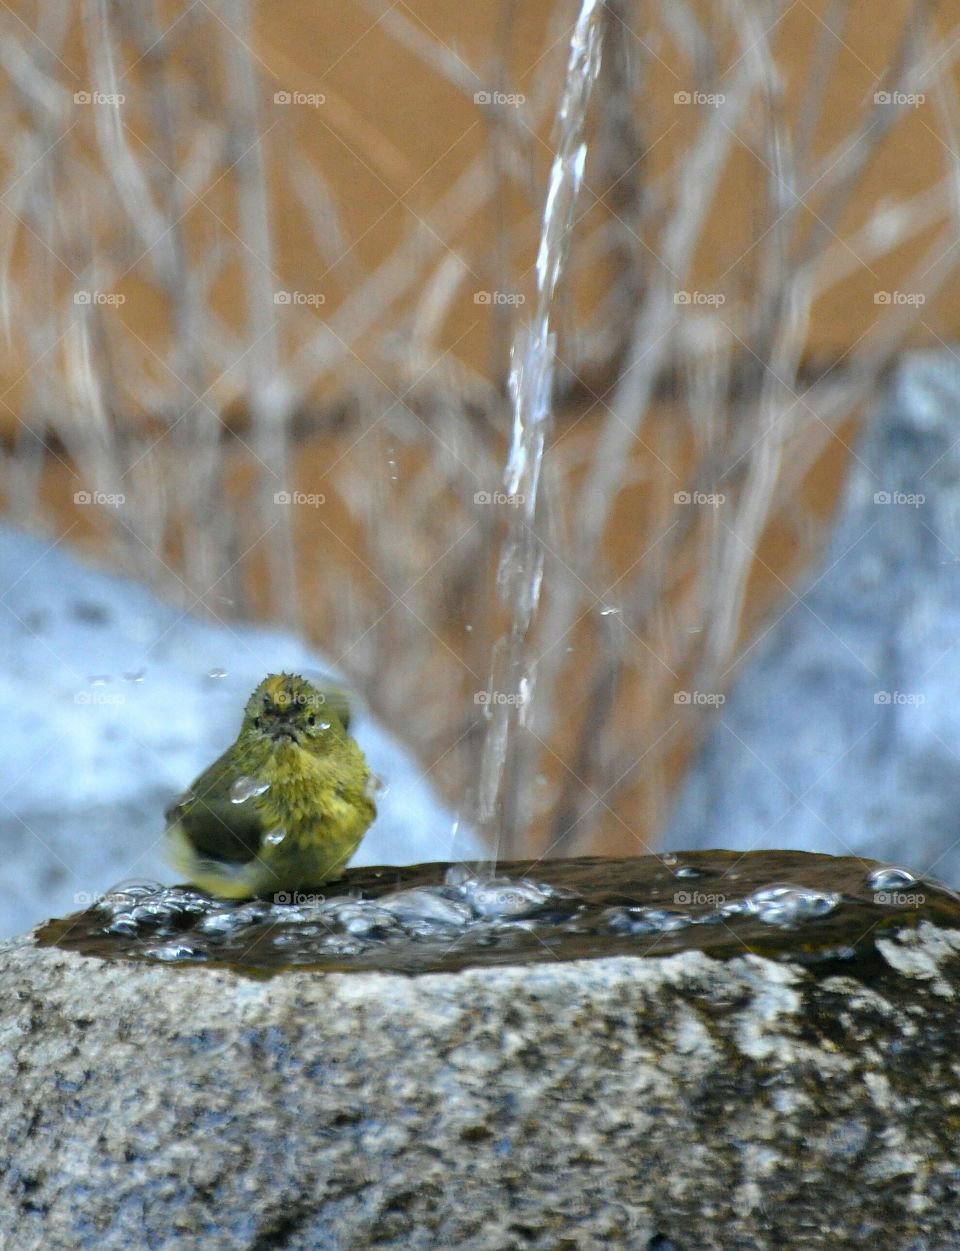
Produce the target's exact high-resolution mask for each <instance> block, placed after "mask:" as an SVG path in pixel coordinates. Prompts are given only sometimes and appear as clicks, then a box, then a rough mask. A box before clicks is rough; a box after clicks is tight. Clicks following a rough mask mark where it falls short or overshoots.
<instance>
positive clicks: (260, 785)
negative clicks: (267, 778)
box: [230, 776, 270, 804]
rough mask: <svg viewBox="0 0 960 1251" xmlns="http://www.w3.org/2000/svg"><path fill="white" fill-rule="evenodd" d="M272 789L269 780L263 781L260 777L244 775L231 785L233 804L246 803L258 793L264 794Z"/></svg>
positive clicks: (231, 800)
mask: <svg viewBox="0 0 960 1251" xmlns="http://www.w3.org/2000/svg"><path fill="white" fill-rule="evenodd" d="M269 789H270V783H269V782H263V781H261V779H260V778H251V777H246V776H244V777H242V778H237V780H236V781H235V782H234V784H233V785H232V786H231V787H230V802H231V803H232V804H245V803H246V802H247V800H248V799H254V798H255V797H256V796H257V795H263V794H265V793H266V792H267V791H268V790H269Z"/></svg>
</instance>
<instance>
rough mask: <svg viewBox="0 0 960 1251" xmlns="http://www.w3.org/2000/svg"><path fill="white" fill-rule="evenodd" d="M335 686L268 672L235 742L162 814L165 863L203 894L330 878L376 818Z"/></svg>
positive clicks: (239, 893)
mask: <svg viewBox="0 0 960 1251" xmlns="http://www.w3.org/2000/svg"><path fill="white" fill-rule="evenodd" d="M349 728H350V705H349V702H348V700H347V697H346V695H345V694H344V692H343V691H341V690H338V689H336V688H325V689H324V690H320V689H318V688H317V687H315V686H313V685H311V683H309V682H308V681H306V679H304V678H301V677H295V676H294V675H292V674H286V673H281V674H270V675H269V676H268V677H266V678H264V680H263V681H262V682H261V683H260V685H259V686H258V687H257V689H256V690H255V691H254V692H253V694H252V695H251V696H250V699H249V700H248V701H247V706H246V710H245V713H244V718H243V724H242V725H241V727H240V733H239V734H238V735H237V741H236V742H235V743H234V744H233V746H232V747H228V748H227V750H226V751H225V752H224V753H223V755H222V756H221V757H220V758H219V759H218V760H215V761H214V763H213V764H212V765H210V767H209V768H208V769H206V770H205V771H204V772H203V773H201V774H200V776H199V777H198V778H197V780H196V781H195V782H194V783H193V785H192V786H191V787H190V788H189V790H188V791H187V792H186V793H185V794H183V795H181V796H180V797H179V799H177V800H176V801H175V802H174V803H173V804H172V805H171V806H170V807H169V808H168V809H167V811H166V814H165V815H166V819H167V831H166V832H167V846H168V851H169V855H170V860H171V862H172V863H173V865H174V866H175V868H176V869H177V870H178V871H179V872H180V873H183V874H184V876H185V877H187V878H188V879H189V880H190V881H191V882H193V883H194V884H195V885H197V886H199V887H200V888H201V889H203V890H205V891H208V892H209V893H210V894H213V895H220V896H223V897H225V898H227V899H248V898H250V897H251V896H252V895H267V894H274V893H280V892H291V891H298V890H304V889H306V888H307V887H311V886H318V885H320V884H321V883H322V882H326V881H329V880H330V879H331V878H336V877H339V876H340V875H341V874H342V872H343V870H344V869H345V868H346V866H347V862H348V860H349V859H350V857H351V856H352V855H353V853H354V851H355V850H356V848H357V846H358V844H359V843H360V840H361V839H362V838H363V836H364V834H365V833H366V831H367V829H368V827H369V826H370V823H371V822H372V821H373V819H374V817H375V816H376V815H377V809H376V806H375V805H374V802H373V798H372V791H373V787H374V784H375V779H374V777H373V775H372V774H371V772H370V769H369V766H368V765H367V762H366V759H365V758H364V755H363V752H362V751H361V750H360V748H359V746H358V745H357V743H356V741H355V739H353V738H351V736H350V734H349Z"/></svg>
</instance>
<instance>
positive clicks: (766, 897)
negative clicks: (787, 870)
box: [744, 883, 840, 929]
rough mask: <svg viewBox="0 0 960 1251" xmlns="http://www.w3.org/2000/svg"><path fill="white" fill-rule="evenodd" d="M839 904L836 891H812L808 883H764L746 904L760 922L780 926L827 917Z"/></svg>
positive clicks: (789, 927) (787, 926)
mask: <svg viewBox="0 0 960 1251" xmlns="http://www.w3.org/2000/svg"><path fill="white" fill-rule="evenodd" d="M839 903H840V896H839V895H838V894H836V893H835V892H833V891H819V890H813V889H812V888H810V887H807V886H791V885H790V884H788V883H787V884H784V885H777V886H765V887H763V888H761V889H760V890H755V891H754V892H753V894H752V895H750V896H749V897H748V898H747V899H746V900H744V904H745V905H746V909H747V911H748V912H752V913H753V915H754V916H755V917H756V918H757V920H758V921H763V923H764V924H765V925H777V926H779V927H780V928H781V929H791V928H793V927H794V926H796V925H800V924H801V923H802V922H803V921H813V920H816V918H817V917H822V916H826V915H827V913H828V912H832V911H833V910H834V908H836V907H837V905H838V904H839Z"/></svg>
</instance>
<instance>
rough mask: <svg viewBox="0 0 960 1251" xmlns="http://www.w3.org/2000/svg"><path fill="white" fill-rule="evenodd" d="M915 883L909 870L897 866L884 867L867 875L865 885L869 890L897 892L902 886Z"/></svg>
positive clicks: (914, 878)
mask: <svg viewBox="0 0 960 1251" xmlns="http://www.w3.org/2000/svg"><path fill="white" fill-rule="evenodd" d="M916 881H917V879H916V877H915V876H914V875H913V874H912V873H911V872H910V870H909V869H903V868H900V866H899V865H892V864H891V865H885V866H884V867H883V868H882V869H874V870H873V871H872V872H871V873H868V874H867V885H868V886H869V887H870V889H871V890H899V889H900V888H901V887H903V886H913V885H914V884H915V883H916Z"/></svg>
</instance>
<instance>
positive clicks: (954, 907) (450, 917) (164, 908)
mask: <svg viewBox="0 0 960 1251" xmlns="http://www.w3.org/2000/svg"><path fill="white" fill-rule="evenodd" d="M603 9H604V4H603V0H583V3H582V7H581V10H580V14H579V17H578V20H577V23H576V26H575V28H574V31H573V36H572V39H571V45H570V56H569V61H568V66H567V78H566V83H565V86H564V91H563V98H562V101H561V105H560V109H559V114H558V139H557V151H556V156H555V158H554V161H553V165H552V168H551V173H550V185H549V190H548V193H547V198H546V203H545V206H544V212H543V224H542V232H541V239H540V248H539V253H538V257H537V298H536V305H535V308H534V311H533V316H532V318H531V320H530V322H529V323H528V324H527V325H526V326H525V327H524V328H523V330H522V331H521V333H520V334H519V335H518V336H517V340H516V342H515V344H514V348H513V354H512V368H511V394H512V399H513V436H512V442H511V446H510V453H509V457H508V461H507V465H506V471H505V485H506V489H507V492H508V493H509V495H511V496H512V497H514V499H515V501H516V504H517V507H516V508H515V509H514V510H512V515H511V524H510V530H509V533H508V535H507V539H506V542H505V544H504V548H503V553H502V558H501V562H500V568H499V578H498V583H499V590H500V595H501V599H502V602H503V605H504V608H505V609H506V611H507V613H508V614H509V620H510V625H509V628H508V630H507V632H506V633H505V634H504V636H503V637H502V638H501V639H500V641H499V643H498V644H497V646H496V648H495V650H494V656H493V659H492V664H491V682H492V690H494V691H496V692H498V693H504V694H508V695H509V696H510V697H509V698H504V699H500V698H497V699H493V700H490V701H488V703H487V708H488V713H489V716H490V721H489V725H488V727H487V729H488V733H487V737H486V741H485V744H484V753H483V760H482V767H481V777H480V783H479V788H478V789H479V793H478V803H477V814H478V819H479V824H480V825H481V827H482V828H483V830H484V832H485V833H486V834H487V835H488V836H490V837H491V839H492V843H493V846H494V849H495V850H494V856H495V866H494V868H493V869H492V870H491V869H490V867H489V866H485V867H483V868H482V869H481V870H480V871H476V872H473V871H471V870H470V869H468V868H466V867H465V866H463V865H456V864H453V865H445V864H427V865H413V866H407V867H389V868H387V867H381V868H357V869H349V870H348V871H347V872H346V873H345V875H344V877H343V878H342V879H341V880H339V881H337V882H331V883H328V884H327V885H326V886H324V887H323V888H321V889H319V890H318V891H316V892H314V893H312V894H301V893H292V894H287V893H281V894H278V895H274V896H273V897H272V898H271V899H251V900H246V901H239V902H237V901H231V900H223V899H217V898H213V897H211V896H210V895H208V894H206V893H204V892H203V891H200V890H197V889H195V888H193V887H188V886H163V885H161V884H159V883H155V882H134V883H126V884H120V885H119V886H117V887H115V888H114V889H113V890H111V891H110V892H108V893H107V894H106V895H104V896H103V897H102V898H101V899H99V900H98V901H97V902H96V903H95V904H94V905H93V906H92V907H90V908H88V909H86V910H85V911H84V912H80V913H77V914H75V915H73V916H71V917H67V918H65V919H61V920H54V921H50V922H48V923H47V924H46V925H45V926H43V927H41V929H40V930H38V931H37V932H36V934H35V936H34V938H35V940H36V941H37V942H39V943H41V944H42V945H47V946H51V945H52V946H57V947H60V948H63V949H67V950H71V951H75V952H78V953H80V954H82V955H89V956H98V957H101V958H105V959H119V960H130V959H132V960H139V961H147V962H151V963H158V964H164V965H183V964H197V963H202V964H214V965H219V966H227V967H230V968H234V969H237V970H238V971H241V972H247V973H250V974H252V975H256V976H263V975H267V974H271V973H281V972H284V971H286V970H290V969H312V970H317V969H319V970H326V971H335V970H363V969H377V970H385V969H392V970H397V971H401V972H404V973H410V974H415V973H425V972H436V971H449V970H453V969H459V968H462V967H465V966H469V965H484V964H499V963H525V962H530V961H538V962H542V961H544V960H551V959H560V960H570V959H578V958H584V957H597V956H623V955H631V956H660V955H670V954H673V953H677V952H681V951H685V950H701V951H704V952H707V953H709V954H711V955H714V956H717V957H720V958H726V957H731V956H741V955H743V954H744V953H745V952H749V953H757V954H763V955H767V956H770V957H772V958H774V959H789V960H792V961H800V962H802V963H806V964H809V965H810V966H811V967H814V968H816V967H819V968H824V969H829V968H831V967H835V965H836V964H837V962H842V963H844V965H845V966H846V967H848V968H850V969H851V970H852V971H855V970H858V969H859V970H861V971H865V972H866V973H867V974H869V969H870V967H871V961H875V960H876V958H877V951H878V948H879V945H880V944H882V942H883V940H884V939H885V938H886V937H887V936H893V935H895V934H897V933H898V932H902V931H904V930H910V929H916V928H917V927H918V926H919V925H920V924H921V923H923V922H925V921H926V922H931V923H933V924H936V925H942V926H945V927H948V928H950V929H954V930H958V929H960V896H958V895H957V894H955V893H954V892H953V891H951V890H949V889H947V888H946V887H944V886H942V885H940V884H939V883H936V882H932V881H929V880H925V879H921V878H917V877H915V876H914V875H913V874H912V873H911V872H910V871H909V870H907V869H904V868H901V867H899V866H891V865H883V864H876V863H874V862H871V861H865V860H863V859H861V858H859V857H846V858H843V857H834V856H824V855H814V854H809V853H804V852H792V851H768V852H767V851H765V852H750V853H738V852H728V851H704V852H690V853H680V854H678V855H663V856H643V857H635V858H631V859H599V858H594V857H591V858H580V859H571V860H556V861H542V862H537V861H516V862H512V863H504V859H507V860H509V857H510V855H511V853H512V852H513V851H514V849H515V847H516V844H517V840H518V838H519V836H520V835H521V834H522V832H523V829H524V825H525V820H526V815H527V813H526V810H527V807H528V806H529V805H528V799H527V796H526V790H527V789H528V788H529V785H530V782H531V780H532V779H531V773H532V770H531V769H530V768H529V767H528V766H529V759H528V756H529V754H530V752H531V750H532V746H533V740H532V736H531V733H530V730H529V722H528V719H527V718H528V713H529V706H530V700H531V698H532V696H533V692H534V686H535V678H536V660H535V657H534V655H533V648H532V639H531V630H532V626H533V623H534V621H535V618H536V615H537V610H538V604H539V599H540V586H541V577H542V572H543V549H542V546H541V543H540V540H539V537H538V530H537V524H538V516H539V510H540V509H541V507H542V503H541V501H540V498H539V497H540V485H541V484H540V477H541V467H542V463H543V455H544V449H545V446H546V440H547V436H548V434H549V431H550V420H551V402H552V394H553V385H554V372H555V350H556V339H555V331H554V329H553V326H552V311H553V305H554V301H555V297H556V293H557V289H558V284H559V282H560V280H561V277H562V274H563V270H564V266H565V263H566V259H567V256H568V253H569V247H570V235H571V230H572V227H573V222H574V209H575V206H576V201H577V196H578V193H579V191H580V187H581V183H582V180H583V171H584V164H585V160H586V138H585V134H586V116H587V107H588V104H589V100H590V95H591V91H592V88H593V85H594V82H595V79H596V76H597V72H598V69H599V63H600V46H601V35H602V23H603ZM222 672H223V671H214V672H213V673H212V674H211V676H219V675H221V674H222ZM251 785H252V786H253V788H254V789H250V787H251ZM255 787H256V783H251V780H250V779H241V784H239V789H238V792H237V795H235V796H232V798H233V799H234V801H235V802H242V800H244V799H246V798H248V797H249V794H255V793H257V791H256V789H255ZM718 841H719V840H718ZM497 866H498V867H497ZM25 941H30V940H29V939H28V940H25Z"/></svg>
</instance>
